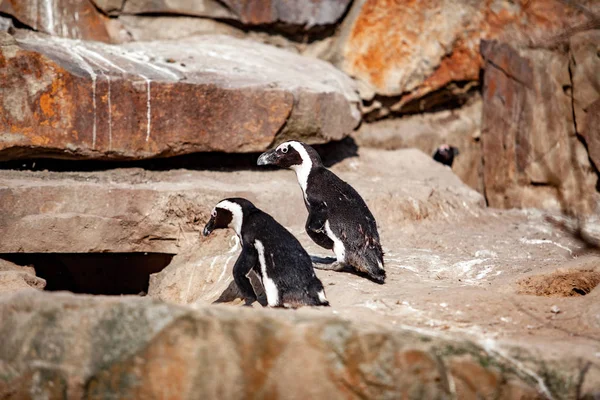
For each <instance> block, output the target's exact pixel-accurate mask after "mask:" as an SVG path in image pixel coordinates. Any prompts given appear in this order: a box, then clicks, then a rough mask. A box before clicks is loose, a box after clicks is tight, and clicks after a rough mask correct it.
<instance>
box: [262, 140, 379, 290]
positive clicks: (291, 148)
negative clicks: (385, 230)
mask: <svg viewBox="0 0 600 400" xmlns="http://www.w3.org/2000/svg"><path fill="white" fill-rule="evenodd" d="M257 164H258V165H275V166H278V167H281V168H289V169H292V170H294V171H295V172H296V177H297V178H298V183H299V184H300V188H301V189H302V193H303V195H304V204H305V205H306V208H307V209H308V219H307V221H306V226H305V228H306V233H308V236H310V238H311V239H312V240H313V241H314V242H315V243H316V244H318V245H319V246H321V247H324V248H326V249H329V250H333V252H334V254H335V257H336V260H335V262H333V263H331V264H330V265H326V264H325V263H323V262H322V261H321V260H323V259H322V258H317V257H314V258H313V261H315V268H318V269H328V270H335V271H341V270H344V269H346V268H347V267H351V268H353V269H355V270H357V271H358V272H360V273H363V274H366V275H367V277H368V278H369V279H371V280H372V281H374V282H376V283H379V284H383V283H384V282H385V270H384V263H383V249H382V248H381V243H380V240H379V233H378V231H377V223H376V221H375V218H374V217H373V214H371V211H370V210H369V208H368V207H367V204H366V203H365V201H364V200H363V199H362V197H360V195H359V194H358V193H357V192H356V190H354V188H352V186H350V185H349V184H348V183H346V182H344V181H343V180H341V179H340V178H338V177H337V176H336V175H335V174H334V173H333V172H331V171H330V170H328V169H327V168H325V167H324V166H323V162H322V161H321V157H319V154H318V153H317V152H316V150H315V149H313V148H312V147H310V146H308V145H307V144H304V143H302V142H297V141H289V142H285V143H282V144H280V145H279V146H278V147H277V148H276V149H274V150H270V151H267V152H265V153H263V154H261V155H260V157H259V158H258V161H257Z"/></svg>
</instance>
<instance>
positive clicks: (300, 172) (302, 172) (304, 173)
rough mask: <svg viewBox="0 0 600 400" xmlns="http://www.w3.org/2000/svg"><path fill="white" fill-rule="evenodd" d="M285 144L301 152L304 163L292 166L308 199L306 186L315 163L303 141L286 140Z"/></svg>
mask: <svg viewBox="0 0 600 400" xmlns="http://www.w3.org/2000/svg"><path fill="white" fill-rule="evenodd" d="M283 145H288V146H291V147H292V148H293V149H294V150H296V151H297V152H298V154H300V158H301V159H302V164H296V165H292V166H291V167H290V168H292V169H293V170H294V171H295V172H296V178H298V183H299V184H300V188H301V189H302V193H303V194H304V198H305V199H306V187H307V185H308V175H309V174H310V170H311V169H312V166H313V163H312V160H311V159H310V156H309V155H308V152H307V151H306V149H305V148H304V146H302V144H301V143H299V142H295V141H291V142H285V143H283V144H282V145H281V146H283Z"/></svg>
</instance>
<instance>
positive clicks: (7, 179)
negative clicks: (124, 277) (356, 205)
mask: <svg viewBox="0 0 600 400" xmlns="http://www.w3.org/2000/svg"><path fill="white" fill-rule="evenodd" d="M333 171H334V172H336V173H337V174H338V175H339V176H340V177H342V178H343V179H345V180H346V181H348V182H349V183H351V184H352V185H354V187H355V188H356V189H357V190H358V191H359V192H360V193H361V194H362V195H363V197H364V198H365V200H366V201H367V202H368V203H369V205H370V207H371V210H372V211H373V213H374V215H375V217H376V218H377V219H378V222H379V224H380V225H382V224H383V225H384V226H386V225H389V226H391V225H393V224H398V223H402V222H405V221H412V220H417V219H425V218H433V219H436V218H439V219H446V218H460V217H461V216H464V215H467V214H468V215H470V214H471V213H474V214H477V213H478V212H479V211H481V208H480V207H481V205H482V204H483V199H482V197H481V195H479V194H478V193H476V192H474V191H473V190H471V189H470V188H468V187H467V186H466V185H464V184H463V183H462V182H460V180H459V179H458V178H457V177H456V176H455V175H454V174H452V172H451V171H450V169H448V168H446V167H444V166H442V165H441V164H438V163H436V162H434V161H433V160H431V159H430V158H429V156H427V155H425V154H423V153H421V152H420V151H418V150H398V151H390V152H386V151H382V150H368V149H364V150H361V152H360V153H359V157H353V158H348V159H346V160H344V161H343V162H341V163H339V164H337V165H335V166H334V168H333ZM227 197H246V198H248V199H249V200H251V201H253V202H254V203H255V204H256V205H257V206H258V207H260V208H262V209H264V210H265V211H267V212H268V213H270V214H271V215H273V216H274V217H275V218H276V219H277V220H278V221H280V222H281V223H283V224H285V225H286V226H292V225H303V224H304V221H305V219H306V217H307V211H306V208H305V206H304V203H303V200H302V193H301V190H300V187H299V186H298V183H297V182H296V176H295V174H294V173H293V172H292V171H287V170H278V171H269V170H266V169H260V170H253V171H237V172H217V171H189V170H175V171H168V172H152V171H144V170H140V169H118V170H111V171H106V172H85V173H84V172H73V173H58V172H25V171H23V172H19V171H6V170H5V171H0V236H1V237H3V240H2V241H0V253H13V252H27V253H39V252H42V253H46V252H50V253H54V252H59V253H60V252H62V253H79V252H126V253H127V252H158V253H170V254H178V253H180V252H182V251H183V250H184V249H186V248H187V247H189V246H192V247H199V246H202V243H203V242H202V241H201V240H199V236H200V232H201V229H202V228H203V226H204V224H205V223H206V221H208V219H209V215H210V211H211V210H212V208H213V207H214V206H215V204H217V203H218V202H219V201H220V200H221V199H223V198H227Z"/></svg>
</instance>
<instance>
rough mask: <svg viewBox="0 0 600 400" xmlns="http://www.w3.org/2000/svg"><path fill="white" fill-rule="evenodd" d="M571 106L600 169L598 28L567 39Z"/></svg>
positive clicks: (599, 55) (581, 132) (599, 61)
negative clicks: (571, 95)
mask: <svg viewBox="0 0 600 400" xmlns="http://www.w3.org/2000/svg"><path fill="white" fill-rule="evenodd" d="M569 45H570V51H571V58H570V65H569V68H570V73H571V75H572V81H573V85H572V86H573V88H572V91H573V110H574V112H575V121H576V123H577V132H578V133H580V134H581V135H582V136H583V137H584V138H585V141H586V144H587V147H588V151H589V155H590V158H591V159H592V161H593V162H594V164H595V166H596V169H600V73H599V71H600V30H592V31H587V32H582V33H579V34H576V35H573V36H572V37H571V38H570V41H569Z"/></svg>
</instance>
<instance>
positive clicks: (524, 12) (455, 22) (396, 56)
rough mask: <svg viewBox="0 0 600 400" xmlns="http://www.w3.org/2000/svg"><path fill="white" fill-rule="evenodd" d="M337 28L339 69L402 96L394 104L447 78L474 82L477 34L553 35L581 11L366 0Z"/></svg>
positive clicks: (522, 2) (541, 4) (524, 1)
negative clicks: (342, 31)
mask: <svg viewBox="0 0 600 400" xmlns="http://www.w3.org/2000/svg"><path fill="white" fill-rule="evenodd" d="M355 7H356V9H355V10H353V11H352V12H351V13H350V15H355V19H354V20H352V21H350V22H349V23H348V24H347V27H346V29H345V30H346V32H345V34H342V38H344V39H343V42H342V43H341V50H340V52H341V56H342V60H341V62H340V63H339V65H340V67H341V68H342V70H344V71H345V72H347V73H348V74H350V75H351V76H353V77H356V78H358V79H360V80H362V81H363V82H365V83H366V84H368V85H369V86H370V87H371V88H372V89H373V90H374V91H375V92H376V93H377V94H380V95H384V96H398V95H402V97H401V99H400V101H399V103H398V104H396V105H395V110H396V111H398V110H400V109H401V108H402V106H403V105H404V104H406V103H408V102H409V101H411V100H414V99H418V98H421V97H423V96H424V95H426V94H428V93H430V92H432V91H436V90H438V89H441V88H443V87H445V86H447V85H448V84H449V83H450V82H462V81H477V80H478V79H479V70H480V69H481V67H482V59H481V57H480V55H479V43H480V41H481V39H490V38H492V39H493V38H500V37H509V36H510V37H511V38H512V39H514V40H520V41H525V40H537V39H539V38H542V37H545V38H547V37H551V36H552V35H555V34H557V33H560V32H562V31H564V30H565V29H567V28H569V27H572V26H573V25H575V24H577V23H580V22H584V21H585V20H586V18H585V16H583V15H581V14H580V13H579V12H578V11H577V10H576V9H574V8H572V7H569V6H568V5H567V4H565V3H564V2H561V1H559V0H537V1H528V0H518V1H515V2H512V3H508V2H504V1H501V0H480V1H476V2H456V1H452V0H426V1H419V2H417V1H413V0H366V1H364V2H362V3H361V2H359V3H357V4H356V6H355Z"/></svg>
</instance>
